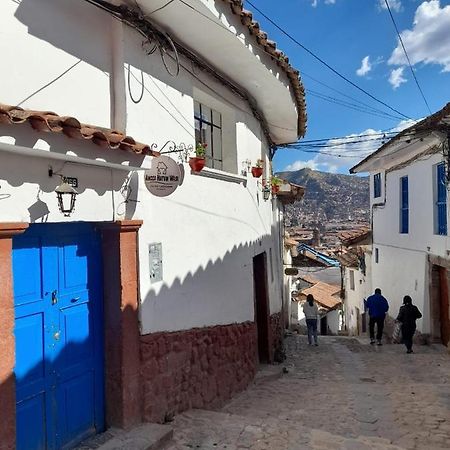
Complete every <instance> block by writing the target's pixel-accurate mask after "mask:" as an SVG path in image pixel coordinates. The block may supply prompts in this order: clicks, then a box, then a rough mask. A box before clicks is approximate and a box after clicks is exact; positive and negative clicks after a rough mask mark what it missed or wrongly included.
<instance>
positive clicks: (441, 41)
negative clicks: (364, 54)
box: [388, 0, 450, 72]
mask: <svg viewBox="0 0 450 450" xmlns="http://www.w3.org/2000/svg"><path fill="white" fill-rule="evenodd" d="M401 36H402V39H403V43H404V44H405V47H406V50H407V51H408V55H409V59H410V60H411V64H417V63H421V62H422V63H425V64H439V65H441V66H443V71H444V72H450V5H447V6H445V7H442V8H441V5H440V1H439V0H430V1H424V2H423V3H422V4H421V5H420V6H419V7H418V8H417V10H416V13H415V16H414V22H413V26H412V29H410V30H404V31H402V33H401ZM388 63H389V64H390V65H395V66H403V65H406V64H407V61H406V58H405V55H404V53H403V49H402V47H401V45H400V43H398V45H397V47H396V48H395V50H394V51H393V52H392V55H391V57H390V58H389V61H388Z"/></svg>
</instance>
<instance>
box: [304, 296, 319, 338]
mask: <svg viewBox="0 0 450 450" xmlns="http://www.w3.org/2000/svg"><path fill="white" fill-rule="evenodd" d="M303 313H304V314H305V318H306V326H307V327H308V343H309V345H312V341H313V337H314V345H316V346H317V345H319V344H318V342H317V316H318V314H319V308H318V307H317V304H316V302H315V301H314V297H313V295H312V294H308V295H307V296H306V302H305V303H304V304H303Z"/></svg>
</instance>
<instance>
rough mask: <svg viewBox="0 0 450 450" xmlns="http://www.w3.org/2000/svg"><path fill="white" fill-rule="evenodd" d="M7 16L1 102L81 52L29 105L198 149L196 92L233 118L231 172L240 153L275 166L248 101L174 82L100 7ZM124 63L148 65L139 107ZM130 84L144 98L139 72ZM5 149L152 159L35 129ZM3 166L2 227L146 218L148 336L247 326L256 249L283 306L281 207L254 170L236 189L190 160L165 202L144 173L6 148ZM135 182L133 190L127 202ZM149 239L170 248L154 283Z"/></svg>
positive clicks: (26, 4)
mask: <svg viewBox="0 0 450 450" xmlns="http://www.w3.org/2000/svg"><path fill="white" fill-rule="evenodd" d="M76 17H83V18H86V20H84V19H83V20H82V21H80V20H74V18H76ZM0 21H1V25H2V34H3V35H4V36H3V37H4V38H3V39H2V40H0V50H1V51H2V55H3V56H2V57H3V61H4V62H5V63H6V64H8V67H9V68H10V70H11V71H12V72H11V77H9V78H8V80H9V81H7V82H6V83H2V84H1V85H0V102H2V103H10V104H16V103H18V102H19V101H20V100H21V99H23V98H25V97H26V96H28V95H29V94H30V92H32V91H33V90H35V89H37V88H39V87H41V86H42V85H43V84H45V83H47V82H48V81H49V80H51V79H52V78H54V77H55V76H56V75H58V74H60V73H62V71H64V70H65V69H66V68H67V66H70V65H71V64H73V63H74V62H76V61H77V59H80V58H81V59H82V60H83V61H82V62H81V63H80V64H78V65H77V66H76V67H75V68H74V69H73V70H71V71H70V72H69V73H67V74H66V75H64V76H62V77H61V78H60V79H58V80H57V81H55V82H54V83H52V84H51V85H50V86H49V87H48V88H46V89H44V90H43V91H42V92H41V93H40V94H38V95H36V96H34V97H32V98H31V99H30V100H29V101H27V102H25V103H24V104H23V105H22V106H23V107H25V108H34V109H37V110H46V109H49V110H53V111H55V112H57V113H59V114H61V115H64V114H66V115H71V116H75V117H77V118H78V119H80V120H81V121H84V122H87V123H90V124H93V125H98V126H104V127H110V126H112V125H115V126H117V127H118V128H120V129H122V130H125V131H126V132H127V134H129V135H131V136H133V137H134V138H135V139H136V140H138V141H140V142H145V143H147V144H152V143H157V144H158V146H159V148H161V146H162V145H163V144H164V143H165V142H166V141H168V140H173V141H174V142H175V143H177V144H179V143H181V142H183V143H185V144H187V145H189V144H194V133H193V101H194V98H200V97H201V98H202V99H203V101H210V102H213V103H214V106H215V107H216V108H217V109H218V110H219V111H221V112H222V113H223V118H224V120H225V121H226V122H227V123H226V127H227V128H226V129H228V130H229V133H226V138H225V140H224V143H225V150H224V152H226V154H227V156H226V158H229V159H228V162H227V164H228V166H227V168H228V170H229V172H231V173H234V174H235V175H240V172H241V169H242V161H244V160H246V159H250V160H251V161H253V162H254V161H256V160H257V159H258V158H261V157H263V159H265V160H266V161H268V160H267V152H268V148H267V145H266V143H265V140H264V138H263V137H262V132H261V128H260V125H259V123H258V122H257V120H256V119H255V118H254V116H253V115H252V113H251V110H250V108H249V107H248V105H247V104H246V103H245V102H243V101H242V100H241V99H239V98H237V97H236V96H234V95H233V94H231V93H230V92H228V91H227V89H226V88H225V87H223V86H221V85H218V83H217V82H215V81H214V80H211V79H209V78H208V77H207V76H206V75H205V74H202V73H198V74H197V78H199V79H200V80H199V79H197V78H195V77H193V76H192V75H190V74H188V73H187V72H186V71H184V70H181V72H180V75H179V76H178V77H176V78H173V77H171V76H170V75H168V74H167V72H166V71H165V69H164V68H163V66H162V63H161V58H160V57H159V56H158V55H157V54H154V55H150V56H148V55H147V54H146V53H145V52H144V50H143V49H142V45H141V44H142V38H141V37H139V36H137V34H136V33H135V32H133V31H131V30H129V29H127V28H125V29H123V30H121V27H122V26H121V25H120V24H119V25H120V26H119V25H118V24H117V23H116V22H114V23H112V19H111V18H110V17H109V16H107V15H106V14H105V13H103V12H101V11H98V10H97V9H95V8H93V7H91V6H89V5H85V4H84V3H83V2H76V5H75V3H74V2H71V1H68V0H62V1H59V2H58V3H57V6H56V4H55V2H54V1H51V0H33V1H31V0H23V1H22V2H21V4H16V3H14V2H2V4H1V5H0ZM52 21H55V23H53V22H52ZM80 22H81V23H80ZM111 30H113V31H114V34H112V32H111ZM11 42H14V46H12V45H11ZM79 43H81V44H83V45H81V44H79ZM13 47H15V48H16V50H15V51H13V50H12V48H13ZM18 55H19V56H18ZM128 64H130V65H131V70H132V73H133V74H134V75H135V76H136V77H137V78H138V80H139V81H140V76H141V72H140V71H141V70H142V71H143V77H144V85H145V90H144V96H143V98H142V101H141V102H140V103H139V104H137V105H136V104H134V103H133V102H132V101H131V100H130V96H129V92H128V89H127V87H126V77H127V70H128ZM189 67H191V66H190V63H189ZM131 88H132V91H133V94H134V96H135V97H137V96H139V89H140V85H139V83H137V82H136V80H135V78H134V77H132V78H131ZM0 142H6V143H9V144H16V145H21V146H24V147H29V148H39V149H42V150H45V151H48V152H49V155H51V154H55V153H57V154H62V155H65V154H71V155H77V156H81V157H84V158H99V159H103V160H106V161H107V163H121V162H122V161H127V163H129V164H130V165H131V166H135V167H148V166H149V165H150V162H151V161H150V160H151V158H150V157H147V158H145V159H143V158H141V157H139V156H136V155H133V154H129V153H125V152H122V151H121V150H109V149H107V150H102V149H100V148H99V147H97V146H96V145H94V144H92V143H91V142H88V141H86V142H84V141H83V142H82V141H76V140H73V139H68V138H67V137H65V136H63V135H61V136H53V135H49V134H44V133H37V132H35V131H34V130H32V129H31V127H29V125H27V124H24V125H21V126H2V128H1V129H0ZM0 158H1V161H2V164H1V165H0V193H2V194H3V193H5V194H9V197H7V198H5V199H3V200H2V201H1V204H0V206H1V207H0V221H25V222H40V221H48V222H59V221H67V220H70V221H111V220H117V219H121V218H127V219H139V220H143V226H142V228H141V230H140V232H139V261H140V268H139V269H140V295H141V308H140V317H141V326H142V333H149V332H155V331H166V330H180V329H189V328H192V327H201V326H209V325H216V324H228V323H235V322H243V321H247V320H250V321H253V320H254V292H253V291H254V289H253V267H252V258H253V256H255V255H256V254H259V253H262V252H266V253H267V272H268V274H267V283H268V293H269V304H270V312H271V314H273V313H276V312H280V311H281V305H282V294H283V281H282V249H281V245H280V227H279V220H281V216H280V214H279V210H278V207H277V205H276V204H275V203H273V202H272V201H267V202H265V201H264V200H263V199H262V193H261V179H259V180H256V179H254V178H252V177H251V175H250V174H249V175H247V177H246V178H243V179H240V178H238V177H236V178H235V179H234V181H225V180H223V179H219V178H209V177H205V176H202V175H192V174H191V172H190V169H189V166H188V165H187V164H186V163H184V171H185V177H184V181H183V184H182V186H180V187H179V188H178V189H177V191H176V192H175V193H174V194H172V195H171V196H169V197H166V198H157V197H154V196H152V195H151V194H150V193H149V192H148V191H147V189H146V187H145V185H144V183H143V172H142V171H132V170H131V171H129V172H127V171H122V170H116V169H112V168H98V167H91V166H89V165H80V164H76V163H72V162H71V163H66V164H64V162H63V161H54V160H53V159H41V158H34V157H33V156H29V155H28V156H20V155H12V154H11V153H5V152H3V151H0ZM173 158H174V159H177V158H178V156H177V154H174V155H173ZM49 165H52V166H53V168H54V170H56V171H59V172H61V173H62V174H64V175H66V176H74V177H78V178H79V183H80V188H79V191H80V195H79V196H78V199H77V203H76V210H75V212H74V213H73V215H72V216H71V217H70V219H67V218H65V217H64V216H62V214H60V213H59V211H58V210H57V205H56V195H55V193H54V188H55V186H56V185H57V184H58V183H59V178H58V177H52V178H49V177H48V174H47V170H48V166H49ZM267 167H268V164H267V165H266V174H268V169H267ZM244 181H245V182H244ZM127 185H128V186H131V187H132V191H131V194H130V191H128V194H130V197H129V201H128V202H127V203H125V199H126V198H127V194H126V193H124V186H127ZM37 201H39V202H43V203H44V205H46V206H43V205H42V204H41V203H39V204H38V206H39V208H41V209H42V208H43V209H42V210H41V212H42V211H46V208H47V210H48V211H47V212H46V214H45V215H39V214H36V213H34V212H33V211H34V210H32V211H31V212H30V210H29V208H30V207H31V206H32V205H34V203H35V202H37ZM35 209H36V208H35ZM32 212H33V213H32ZM44 216H45V217H44ZM150 243H162V259H163V263H162V264H163V280H162V281H160V282H157V283H153V284H152V283H151V282H150V276H149V271H150V270H149V255H148V245H149V244H150Z"/></svg>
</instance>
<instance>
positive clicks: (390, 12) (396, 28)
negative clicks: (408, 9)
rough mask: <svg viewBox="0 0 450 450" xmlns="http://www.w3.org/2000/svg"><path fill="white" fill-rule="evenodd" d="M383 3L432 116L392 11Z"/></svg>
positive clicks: (386, 1)
mask: <svg viewBox="0 0 450 450" xmlns="http://www.w3.org/2000/svg"><path fill="white" fill-rule="evenodd" d="M384 2H385V3H386V7H387V10H388V11H389V15H390V16H391V20H392V23H393V24H394V28H395V31H396V32H397V36H398V39H399V41H400V44H401V45H402V48H403V53H404V54H405V56H406V60H407V61H408V65H409V68H410V70H411V73H412V76H413V77H414V81H415V82H416V85H417V88H418V89H419V92H420V95H421V96H422V98H423V101H424V102H425V105H426V106H427V108H428V112H429V113H430V114H432V113H431V109H430V106H429V105H428V102H427V99H426V98H425V95H424V93H423V91H422V88H421V87H420V84H419V80H418V79H417V77H416V73H415V71H414V69H413V66H412V64H411V61H410V60H409V55H408V52H407V51H406V47H405V44H404V43H403V39H402V35H401V34H400V32H399V30H398V27H397V23H396V22H395V19H394V16H393V14H392V11H391V7H390V5H389V2H388V0H384Z"/></svg>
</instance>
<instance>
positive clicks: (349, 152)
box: [284, 120, 415, 173]
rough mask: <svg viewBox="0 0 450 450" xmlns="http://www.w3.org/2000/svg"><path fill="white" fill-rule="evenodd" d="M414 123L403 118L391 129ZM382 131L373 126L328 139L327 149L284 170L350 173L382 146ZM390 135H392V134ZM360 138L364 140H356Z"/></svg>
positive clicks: (395, 130)
mask: <svg viewBox="0 0 450 450" xmlns="http://www.w3.org/2000/svg"><path fill="white" fill-rule="evenodd" d="M414 123H415V121H413V120H402V121H401V122H399V123H398V125H397V126H396V127H395V128H392V130H390V131H393V132H400V131H402V130H404V129H405V128H408V127H410V126H411V125H413V124H414ZM381 133H383V131H382V130H373V129H372V128H369V129H367V130H364V131H362V132H361V133H354V134H349V135H348V136H345V137H344V138H340V139H331V140H329V141H327V144H328V145H329V147H327V149H324V150H321V151H320V153H318V154H317V155H315V156H314V157H313V158H311V159H309V160H306V161H301V160H298V161H295V162H294V163H292V164H289V165H288V166H286V167H285V169H284V170H285V171H295V170H300V169H303V168H305V167H307V168H309V169H313V170H321V171H323V172H331V173H336V172H344V173H345V172H347V173H348V170H349V169H350V167H352V166H354V165H356V164H357V163H358V162H359V161H361V160H362V159H364V158H365V157H366V156H368V155H370V154H371V153H373V152H374V151H375V150H377V149H378V148H379V147H381V145H382V144H383V141H382V140H380V137H382V134H381ZM372 136H373V137H372ZM390 137H392V135H390ZM360 140H361V141H364V142H355V141H360Z"/></svg>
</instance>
